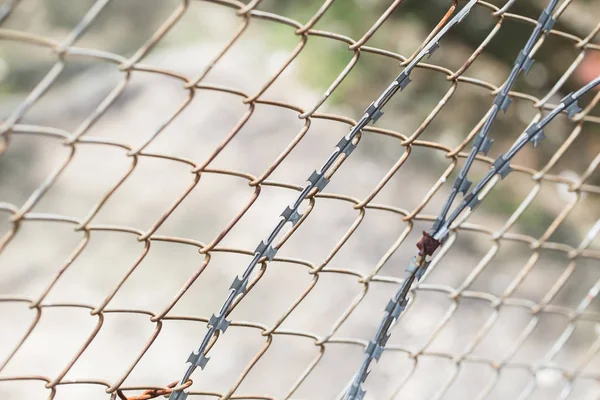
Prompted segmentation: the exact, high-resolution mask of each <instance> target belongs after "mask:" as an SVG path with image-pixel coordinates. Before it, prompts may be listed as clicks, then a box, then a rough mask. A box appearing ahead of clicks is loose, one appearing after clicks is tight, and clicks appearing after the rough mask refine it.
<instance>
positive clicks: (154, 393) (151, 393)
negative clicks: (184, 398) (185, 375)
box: [116, 379, 193, 400]
mask: <svg viewBox="0 0 600 400" xmlns="http://www.w3.org/2000/svg"><path fill="white" fill-rule="evenodd" d="M177 383H179V381H175V382H173V383H170V384H169V385H167V387H166V388H161V389H150V390H146V391H145V392H144V393H142V394H141V395H139V396H133V397H127V396H125V395H124V394H123V392H122V391H121V390H117V392H116V393H117V395H118V396H119V399H121V400H149V399H155V398H157V397H159V396H166V395H168V394H171V393H172V392H174V391H176V390H182V389H187V388H189V387H190V386H192V383H193V382H192V380H191V379H188V380H187V381H186V382H185V383H184V384H183V385H179V386H178V385H177Z"/></svg>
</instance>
